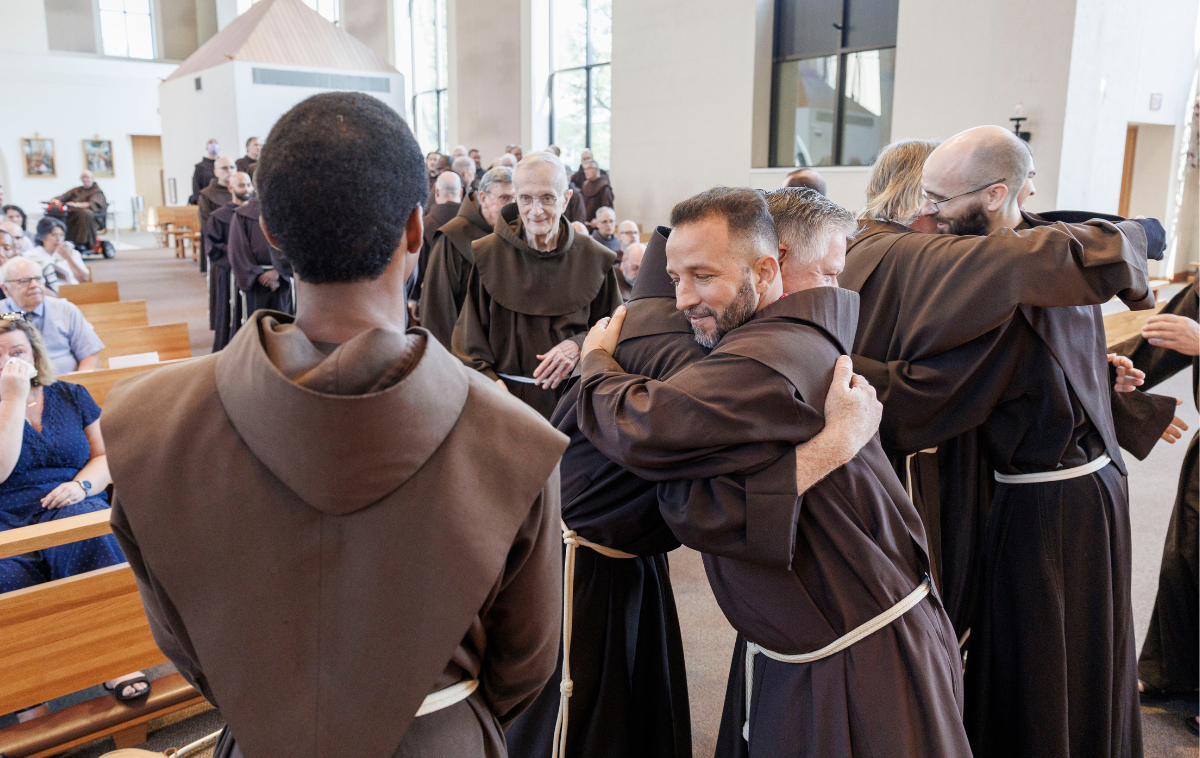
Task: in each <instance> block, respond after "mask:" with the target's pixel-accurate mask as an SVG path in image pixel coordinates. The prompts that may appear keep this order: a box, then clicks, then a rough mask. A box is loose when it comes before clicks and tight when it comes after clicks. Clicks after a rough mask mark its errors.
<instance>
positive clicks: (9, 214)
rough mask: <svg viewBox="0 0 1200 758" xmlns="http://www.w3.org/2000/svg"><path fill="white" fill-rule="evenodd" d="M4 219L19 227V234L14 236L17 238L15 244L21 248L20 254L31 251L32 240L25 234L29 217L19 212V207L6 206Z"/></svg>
mask: <svg viewBox="0 0 1200 758" xmlns="http://www.w3.org/2000/svg"><path fill="white" fill-rule="evenodd" d="M4 217H5V218H6V219H7V220H8V221H11V222H12V223H14V224H16V225H17V226H18V227H19V230H20V232H21V233H20V234H19V235H14V236H16V237H17V238H18V239H17V242H18V244H19V245H20V247H21V252H25V251H26V250H29V249H31V248H32V247H33V240H32V239H30V238H29V235H28V234H26V233H25V232H26V226H27V225H28V223H29V217H28V216H26V215H25V211H23V210H21V207H20V206H19V205H6V206H4Z"/></svg>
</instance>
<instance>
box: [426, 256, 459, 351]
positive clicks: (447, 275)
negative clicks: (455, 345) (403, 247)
mask: <svg viewBox="0 0 1200 758" xmlns="http://www.w3.org/2000/svg"><path fill="white" fill-rule="evenodd" d="M465 266H466V261H465V260H463V257H462V256H461V255H459V254H458V251H457V250H455V249H454V243H452V242H451V241H450V238H449V237H447V236H446V235H445V234H439V235H438V236H437V238H436V239H435V240H434V243H433V250H432V251H431V252H430V253H429V261H428V264H427V267H428V270H427V271H426V272H425V281H424V283H423V284H422V286H421V326H423V327H425V328H426V329H428V330H429V332H430V334H432V335H433V336H434V337H436V338H437V340H438V342H441V343H442V344H443V345H445V346H446V347H447V348H450V346H451V342H450V340H451V338H452V336H453V335H454V324H455V323H456V322H457V321H458V313H459V310H460V309H461V308H462V303H463V297H464V295H465V294H466V293H465V292H463V291H462V281H463V274H464V273H465V272H464V271H463V270H462V269H463V268H464V267H465Z"/></svg>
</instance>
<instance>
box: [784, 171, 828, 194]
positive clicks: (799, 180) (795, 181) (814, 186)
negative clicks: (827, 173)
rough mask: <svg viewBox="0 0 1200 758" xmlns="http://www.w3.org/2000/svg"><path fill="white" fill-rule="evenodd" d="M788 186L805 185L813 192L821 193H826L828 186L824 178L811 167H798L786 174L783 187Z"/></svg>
mask: <svg viewBox="0 0 1200 758" xmlns="http://www.w3.org/2000/svg"><path fill="white" fill-rule="evenodd" d="M788 187H807V188H809V189H810V190H813V191H814V192H819V193H821V194H822V195H828V194H829V192H828V191H827V190H828V187H827V186H826V185H825V178H824V177H822V176H821V175H820V174H818V173H817V172H816V171H813V170H812V169H811V168H798V169H796V170H795V171H793V172H792V173H790V174H788V175H787V181H786V182H784V184H783V188H784V189H786V188H788Z"/></svg>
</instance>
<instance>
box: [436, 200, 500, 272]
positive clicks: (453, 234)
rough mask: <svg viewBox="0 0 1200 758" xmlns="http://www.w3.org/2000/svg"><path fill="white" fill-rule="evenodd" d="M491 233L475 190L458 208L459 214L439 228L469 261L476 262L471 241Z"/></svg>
mask: <svg viewBox="0 0 1200 758" xmlns="http://www.w3.org/2000/svg"><path fill="white" fill-rule="evenodd" d="M491 233H492V227H490V226H488V223H487V221H486V220H485V219H484V218H483V212H482V211H480V210H479V197H478V195H477V194H476V193H475V192H472V193H471V194H469V195H467V196H466V197H465V198H464V199H463V201H462V205H461V206H459V208H458V215H457V216H455V217H454V218H452V219H450V220H449V221H447V222H446V223H445V224H444V225H443V226H442V228H441V229H438V230H437V234H444V235H446V236H447V237H449V238H450V242H451V244H453V245H454V248H455V249H456V250H458V251H459V252H460V253H461V254H462V256H463V257H464V258H465V259H466V261H467V263H474V262H475V256H474V255H472V253H471V243H472V242H474V241H475V240H477V239H482V238H483V237H486V236H488V235H489V234H491ZM434 239H435V240H436V239H437V236H436V235H434Z"/></svg>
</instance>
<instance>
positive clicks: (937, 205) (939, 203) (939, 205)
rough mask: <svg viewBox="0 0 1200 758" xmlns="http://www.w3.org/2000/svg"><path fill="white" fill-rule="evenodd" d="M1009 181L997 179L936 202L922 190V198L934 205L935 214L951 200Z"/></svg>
mask: <svg viewBox="0 0 1200 758" xmlns="http://www.w3.org/2000/svg"><path fill="white" fill-rule="evenodd" d="M1007 181H1008V179H997V180H996V181H994V182H988V183H987V184H985V185H983V186H982V187H976V188H975V189H973V190H971V191H970V192H963V193H962V194H960V195H955V196H954V197H948V198H946V199H945V200H934V199H933V198H932V197H930V196H929V193H928V192H926V191H925V190H921V197H923V198H924V199H925V202H927V203H929V204H930V205H932V206H933V210H934V212H935V213H937V212H940V211H941V210H942V206H943V205H945V204H946V203H948V202H950V201H951V200H957V199H959V198H960V197H966V196H967V195H974V194H975V193H976V192H982V191H984V190H985V189H987V188H988V187H992V186H995V185H997V184H1001V183H1003V182H1007Z"/></svg>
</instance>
